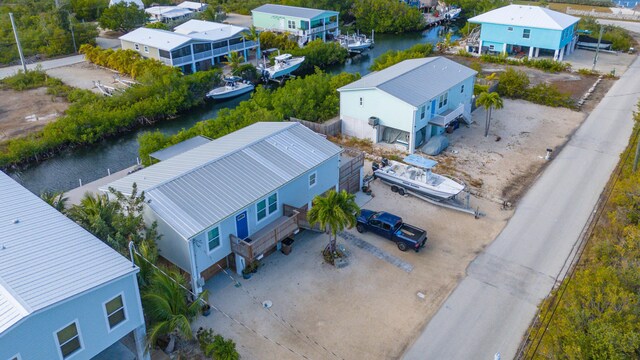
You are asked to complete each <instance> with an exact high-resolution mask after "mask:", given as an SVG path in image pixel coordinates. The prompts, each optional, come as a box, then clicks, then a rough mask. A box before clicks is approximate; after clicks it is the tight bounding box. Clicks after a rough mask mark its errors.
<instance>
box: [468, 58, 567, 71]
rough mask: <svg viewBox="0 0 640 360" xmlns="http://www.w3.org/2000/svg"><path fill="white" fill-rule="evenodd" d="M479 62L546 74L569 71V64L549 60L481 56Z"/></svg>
mask: <svg viewBox="0 0 640 360" xmlns="http://www.w3.org/2000/svg"><path fill="white" fill-rule="evenodd" d="M480 60H482V61H483V62H488V63H493V64H506V65H512V66H526V67H530V68H534V69H539V70H543V71H546V72H560V71H569V70H570V69H571V64H569V63H563V62H560V61H554V60H551V59H529V58H527V57H525V58H522V59H520V60H518V59H510V58H508V57H507V56H506V55H489V54H482V55H480Z"/></svg>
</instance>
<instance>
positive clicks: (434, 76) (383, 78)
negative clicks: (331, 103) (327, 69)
mask: <svg viewBox="0 0 640 360" xmlns="http://www.w3.org/2000/svg"><path fill="white" fill-rule="evenodd" d="M476 74H477V72H476V71H475V70H472V69H470V68H468V67H466V66H464V65H460V64H458V63H457V62H455V61H452V60H449V59H447V58H445V57H441V56H436V57H430V58H420V59H410V60H405V61H402V62H400V63H398V64H395V65H393V66H390V67H388V68H386V69H384V70H380V71H376V72H373V73H370V74H369V75H367V76H365V77H363V78H362V79H360V80H357V81H354V82H352V83H350V84H347V85H345V86H343V87H341V88H339V89H338V91H351V90H360V89H379V90H382V91H384V92H386V93H388V94H389V95H392V96H394V97H396V98H398V99H400V100H402V101H404V102H406V103H408V104H410V105H412V106H416V107H417V106H420V105H422V104H424V103H425V102H427V101H429V100H431V99H433V98H435V97H437V96H439V95H440V94H442V93H444V92H445V91H447V90H449V89H450V88H451V87H453V86H455V85H456V84H459V83H460V82H462V81H464V80H466V79H468V78H469V77H472V76H475V75H476Z"/></svg>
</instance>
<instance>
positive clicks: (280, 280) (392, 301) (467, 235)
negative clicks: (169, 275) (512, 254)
mask: <svg viewBox="0 0 640 360" xmlns="http://www.w3.org/2000/svg"><path fill="white" fill-rule="evenodd" d="M366 168H367V169H370V164H367V165H366ZM371 186H372V190H373V194H374V195H375V197H373V199H371V200H370V201H369V202H368V203H366V204H365V205H364V206H363V207H366V208H368V209H373V210H387V211H392V212H394V213H396V214H398V215H400V216H402V217H403V219H404V220H405V221H406V222H408V223H411V224H413V225H416V226H419V227H421V228H424V229H427V231H428V236H429V240H428V243H427V246H426V247H425V248H423V249H422V250H421V251H420V252H419V253H416V252H414V251H407V252H401V251H399V250H398V249H397V247H396V246H395V244H394V243H392V242H390V241H388V240H386V239H384V238H381V237H379V236H376V235H373V234H370V233H364V234H358V233H357V232H356V231H354V230H349V231H348V233H349V234H351V235H354V236H357V237H358V238H360V239H362V240H364V241H366V242H368V243H369V244H371V245H373V246H375V247H377V248H378V249H379V250H381V251H382V252H383V254H384V256H383V257H384V259H380V258H378V257H376V256H374V255H373V254H372V253H371V252H369V251H367V250H365V249H362V248H359V247H357V246H356V245H354V243H353V242H352V241H351V240H346V239H344V238H340V237H339V238H338V241H339V243H342V244H344V245H345V246H346V247H347V249H348V250H349V251H350V252H351V255H350V256H349V258H348V260H349V265H348V266H347V267H345V268H342V269H337V268H335V267H333V266H331V265H328V264H326V263H324V260H323V259H322V256H321V255H320V252H321V250H322V249H323V248H324V246H325V245H326V243H327V240H328V238H327V235H325V234H317V233H311V232H302V233H300V234H298V235H297V236H296V241H295V243H294V244H293V251H292V253H291V254H290V255H289V256H285V255H283V254H281V253H280V252H276V253H274V254H272V255H269V256H267V257H265V258H264V259H263V260H262V264H263V266H262V267H261V268H260V269H259V270H258V273H257V274H254V276H253V277H252V278H251V279H249V280H243V279H242V277H241V276H237V275H235V274H233V276H234V277H235V278H236V279H238V281H239V282H240V283H241V284H242V285H241V286H240V287H236V286H234V285H235V283H234V282H233V281H232V280H231V279H230V278H229V277H228V276H227V275H225V274H219V275H217V276H215V277H214V278H213V279H211V280H209V281H208V283H207V285H206V288H207V289H209V291H210V292H211V296H210V298H209V299H210V300H211V302H212V303H213V304H214V305H215V306H217V307H219V309H220V310H222V311H224V312H225V313H227V314H228V315H230V316H231V317H232V318H233V319H236V320H238V321H240V322H242V323H243V324H246V325H247V326H248V327H249V328H251V329H254V330H256V331H258V332H259V334H260V335H257V334H255V333H253V332H252V331H250V330H247V328H244V327H243V326H241V325H239V324H238V323H236V322H234V321H233V320H230V319H229V318H227V317H225V316H223V315H222V314H221V313H219V312H216V311H213V312H212V314H211V315H210V316H209V317H199V318H198V319H197V320H196V321H195V322H194V324H193V327H194V329H197V328H198V327H200V326H205V327H210V328H212V329H213V330H214V331H215V332H217V333H220V334H222V335H223V336H225V337H229V338H231V339H233V340H234V341H235V342H236V344H237V345H238V350H239V351H240V354H241V356H242V358H243V359H264V360H269V359H300V357H299V356H298V355H296V354H293V353H292V352H290V351H289V350H287V349H286V348H285V347H289V348H291V349H292V350H294V351H295V352H297V353H299V354H304V355H305V356H307V357H308V358H311V359H394V358H399V357H400V356H401V355H402V353H403V351H404V349H405V348H406V347H407V346H408V345H409V344H410V343H411V342H412V341H413V340H414V336H416V335H417V334H419V332H420V330H421V329H422V328H423V327H424V326H425V325H426V323H427V321H428V320H429V319H430V318H431V317H432V316H433V315H434V314H435V312H436V311H437V310H438V308H439V306H440V304H442V302H443V301H444V300H445V299H446V298H447V296H448V295H449V293H450V292H451V291H452V290H453V289H454V288H455V285H456V284H457V282H458V281H459V279H460V278H461V277H462V276H463V275H464V272H465V268H466V266H467V264H468V263H469V261H471V259H473V258H474V257H475V256H476V254H477V253H478V252H480V251H481V250H482V249H483V248H484V246H486V245H487V244H488V243H489V242H490V241H491V240H492V239H493V238H494V237H495V236H496V235H497V234H498V233H499V232H500V230H501V229H502V228H503V226H504V225H505V223H506V219H508V218H509V217H510V216H511V212H510V211H502V210H499V206H498V205H497V204H495V203H491V202H489V201H486V200H477V202H476V204H477V205H479V206H480V208H481V209H482V210H484V211H485V212H486V213H487V216H486V217H484V218H481V219H479V220H476V219H474V217H473V216H471V215H467V214H462V213H458V212H453V211H451V210H445V209H442V208H438V207H436V206H434V205H430V204H428V203H425V202H423V201H421V200H418V199H416V198H412V197H401V196H399V195H397V194H394V193H392V192H391V191H390V189H389V187H388V186H387V185H384V184H382V183H380V182H379V181H377V180H376V181H374V182H373V183H372V184H371ZM389 257H396V258H399V259H400V260H401V262H403V263H404V264H406V265H408V266H412V267H413V269H412V270H411V271H410V272H406V271H405V270H403V269H401V268H399V267H398V266H396V265H393V264H392V263H390V262H389V261H388V258H389ZM419 292H420V293H422V294H423V298H421V297H419V296H418V293H419ZM265 300H270V301H271V302H272V303H273V306H272V308H271V309H270V310H265V309H263V307H262V304H261V303H262V302H263V301H265ZM280 319H284V321H281V320H280ZM298 330H299V331H300V332H299V333H298ZM261 335H267V336H268V337H269V338H270V339H272V340H273V341H276V342H278V343H280V344H282V345H283V346H278V345H276V344H275V343H273V342H271V341H269V340H267V339H265V338H263V337H262V336H261ZM306 336H308V337H309V339H311V340H309V339H307V338H306ZM314 341H315V342H317V343H318V344H319V345H316V344H315V343H314ZM320 345H321V346H320ZM322 346H324V347H325V348H326V349H328V350H329V351H331V352H334V353H335V354H336V356H334V355H332V354H331V353H330V352H328V351H326V350H324V349H323V348H322Z"/></svg>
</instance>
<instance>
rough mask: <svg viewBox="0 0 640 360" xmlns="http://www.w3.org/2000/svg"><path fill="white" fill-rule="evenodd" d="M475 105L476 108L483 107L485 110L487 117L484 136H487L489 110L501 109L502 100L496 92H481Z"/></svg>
mask: <svg viewBox="0 0 640 360" xmlns="http://www.w3.org/2000/svg"><path fill="white" fill-rule="evenodd" d="M476 104H477V105H478V106H484V108H485V109H486V110H487V117H486V120H485V124H484V136H485V137H487V136H489V127H491V110H492V109H494V108H495V109H502V108H503V106H504V104H503V102H502V98H500V95H498V93H496V92H492V93H489V92H483V93H482V94H480V95H478V98H477V99H476Z"/></svg>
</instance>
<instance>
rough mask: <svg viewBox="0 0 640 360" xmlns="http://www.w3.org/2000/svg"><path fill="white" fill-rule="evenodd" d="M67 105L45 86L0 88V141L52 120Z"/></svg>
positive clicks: (40, 126)
mask: <svg viewBox="0 0 640 360" xmlns="http://www.w3.org/2000/svg"><path fill="white" fill-rule="evenodd" d="M67 107H69V103H67V102H66V101H64V99H62V98H58V97H54V96H51V95H47V89H46V88H38V89H33V90H26V91H21V92H18V91H14V90H0V141H3V140H7V139H10V138H14V137H19V136H24V135H26V134H28V133H30V132H33V131H36V130H39V129H41V128H42V127H43V126H45V125H46V124H47V123H49V122H52V121H54V120H55V119H57V118H58V116H60V115H61V114H62V113H63V112H64V111H65V110H66V109H67Z"/></svg>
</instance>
